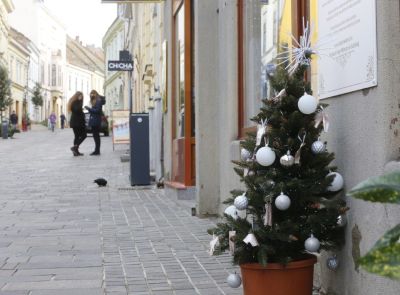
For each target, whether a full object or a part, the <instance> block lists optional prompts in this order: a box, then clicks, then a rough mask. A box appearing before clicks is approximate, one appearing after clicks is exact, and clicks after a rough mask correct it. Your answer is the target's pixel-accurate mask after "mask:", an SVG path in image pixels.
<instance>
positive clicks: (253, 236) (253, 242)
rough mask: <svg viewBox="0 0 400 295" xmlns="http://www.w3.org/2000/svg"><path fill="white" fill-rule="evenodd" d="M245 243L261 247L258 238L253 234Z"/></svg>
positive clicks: (244, 240)
mask: <svg viewBox="0 0 400 295" xmlns="http://www.w3.org/2000/svg"><path fill="white" fill-rule="evenodd" d="M243 242H245V243H246V244H250V245H251V246H253V247H257V246H259V243H258V241H257V238H256V236H255V235H254V234H253V233H249V234H248V235H247V236H246V237H245V238H244V239H243Z"/></svg>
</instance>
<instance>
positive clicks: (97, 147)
mask: <svg viewBox="0 0 400 295" xmlns="http://www.w3.org/2000/svg"><path fill="white" fill-rule="evenodd" d="M92 134H93V139H94V144H95V148H94V152H95V153H100V126H93V127H92Z"/></svg>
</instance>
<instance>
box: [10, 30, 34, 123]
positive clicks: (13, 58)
mask: <svg viewBox="0 0 400 295" xmlns="http://www.w3.org/2000/svg"><path fill="white" fill-rule="evenodd" d="M29 42H30V41H29V39H28V38H26V37H25V36H24V35H22V34H21V33H19V32H18V31H16V30H15V29H13V28H10V34H9V42H8V69H9V78H10V80H11V97H12V99H13V104H12V105H11V106H10V108H9V112H10V113H11V112H12V111H15V112H16V114H17V116H18V125H21V123H22V118H23V116H24V115H26V112H27V97H26V95H27V85H28V67H29V55H30V52H29V49H28V44H29Z"/></svg>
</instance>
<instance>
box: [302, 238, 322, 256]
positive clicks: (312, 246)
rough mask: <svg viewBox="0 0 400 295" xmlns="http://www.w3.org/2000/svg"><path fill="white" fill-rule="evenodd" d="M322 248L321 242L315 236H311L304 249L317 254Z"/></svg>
mask: <svg viewBox="0 0 400 295" xmlns="http://www.w3.org/2000/svg"><path fill="white" fill-rule="evenodd" d="M319 247H320V242H319V240H318V239H317V238H315V237H314V236H313V235H311V236H310V237H309V238H308V239H307V240H306V241H305V242H304V248H306V250H307V251H308V252H317V251H318V250H319Z"/></svg>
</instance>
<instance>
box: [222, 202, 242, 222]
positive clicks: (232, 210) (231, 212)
mask: <svg viewBox="0 0 400 295" xmlns="http://www.w3.org/2000/svg"><path fill="white" fill-rule="evenodd" d="M224 213H225V214H226V215H228V216H231V217H232V218H233V219H235V220H236V219H238V218H239V216H238V212H237V209H236V206H235V205H230V206H229V207H227V208H226V209H225V211H224Z"/></svg>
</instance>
